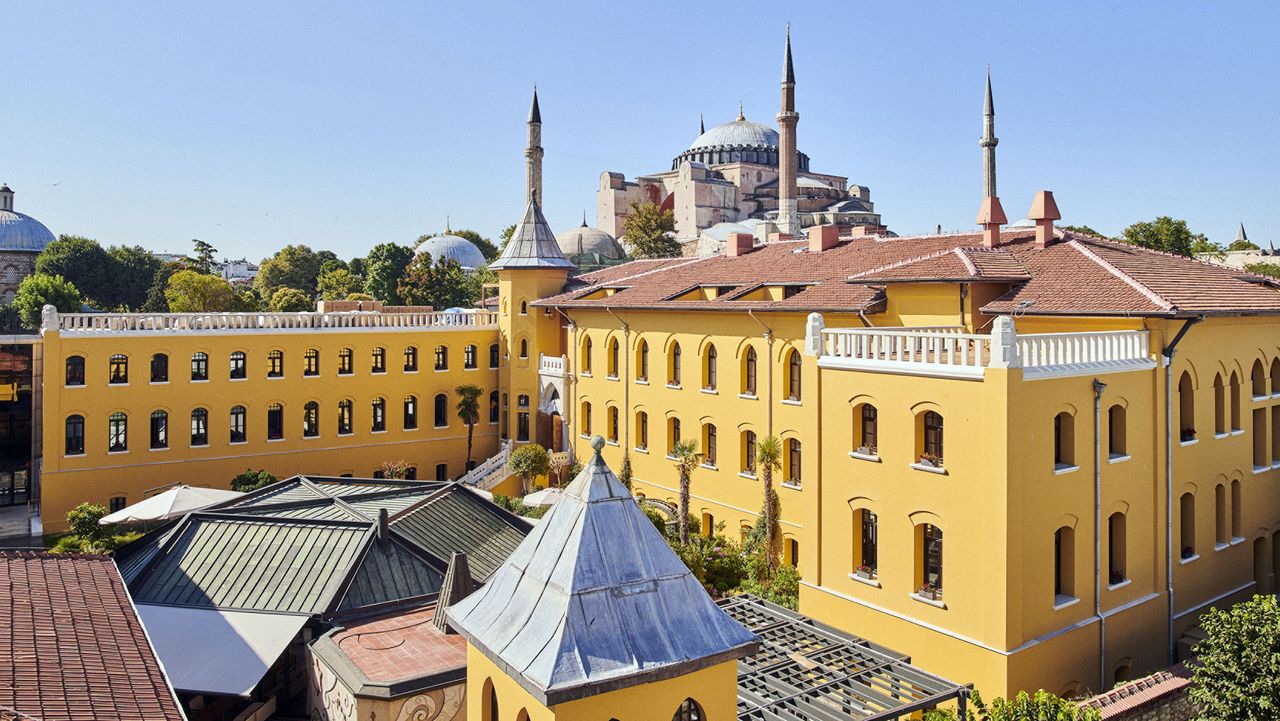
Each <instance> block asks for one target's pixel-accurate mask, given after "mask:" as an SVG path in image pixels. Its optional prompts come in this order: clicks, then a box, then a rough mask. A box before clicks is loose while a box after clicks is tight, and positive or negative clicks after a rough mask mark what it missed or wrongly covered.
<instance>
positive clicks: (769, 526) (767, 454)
mask: <svg viewBox="0 0 1280 721" xmlns="http://www.w3.org/2000/svg"><path fill="white" fill-rule="evenodd" d="M756 467H757V468H759V469H760V472H761V473H762V474H763V476H764V544H765V557H766V558H767V559H768V561H769V568H770V569H774V568H777V566H778V558H777V541H778V494H777V493H775V492H774V490H773V472H774V471H776V470H778V469H780V468H782V441H779V440H778V437H777V436H768V437H765V438H762V439H760V441H759V442H758V443H756Z"/></svg>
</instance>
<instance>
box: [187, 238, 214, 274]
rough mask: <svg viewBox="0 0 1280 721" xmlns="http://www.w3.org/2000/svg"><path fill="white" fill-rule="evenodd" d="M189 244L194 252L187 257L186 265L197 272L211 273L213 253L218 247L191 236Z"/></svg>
mask: <svg viewBox="0 0 1280 721" xmlns="http://www.w3.org/2000/svg"><path fill="white" fill-rule="evenodd" d="M191 245H192V246H193V251H194V252H192V254H191V257H190V258H188V259H187V267H188V268H190V269H191V270H194V271H195V272H197V273H203V274H205V275H211V274H212V273H213V254H214V253H217V252H218V249H217V248H215V247H213V246H212V245H209V244H208V243H206V242H204V241H203V240H200V239H199V238H192V239H191Z"/></svg>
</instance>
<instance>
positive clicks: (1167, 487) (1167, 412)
mask: <svg viewBox="0 0 1280 721" xmlns="http://www.w3.org/2000/svg"><path fill="white" fill-rule="evenodd" d="M1202 320H1204V316H1198V317H1195V318H1188V319H1187V320H1186V322H1184V323H1183V324H1182V328H1180V329H1178V334H1177V335H1175V336H1174V337H1173V341H1172V342H1171V343H1169V345H1168V346H1166V347H1165V349H1164V351H1163V355H1164V426H1165V427H1164V450H1165V456H1164V540H1165V563H1164V569H1165V570H1164V574H1165V593H1166V595H1167V596H1168V600H1169V609H1168V610H1169V665H1170V666H1172V665H1173V664H1174V663H1175V662H1176V661H1177V655H1178V653H1177V651H1178V649H1177V646H1176V645H1175V639H1174V637H1173V620H1174V619H1173V614H1174V607H1173V355H1174V353H1176V352H1177V349H1178V343H1180V342H1181V341H1182V336H1184V335H1186V334H1187V331H1189V330H1191V326H1193V325H1195V324H1196V323H1199V322H1200V321H1202ZM1179 430H1181V429H1179Z"/></svg>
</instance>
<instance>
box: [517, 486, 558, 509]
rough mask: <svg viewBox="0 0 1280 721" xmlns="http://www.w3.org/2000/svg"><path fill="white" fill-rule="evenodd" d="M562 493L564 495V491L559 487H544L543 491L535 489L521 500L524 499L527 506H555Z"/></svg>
mask: <svg viewBox="0 0 1280 721" xmlns="http://www.w3.org/2000/svg"><path fill="white" fill-rule="evenodd" d="M562 495H564V491H561V490H560V489H559V488H544V489H542V490H541V491H534V492H533V493H530V494H529V495H527V496H525V497H524V498H522V499H520V500H522V501H524V505H526V506H554V505H555V503H556V501H558V500H560V496H562Z"/></svg>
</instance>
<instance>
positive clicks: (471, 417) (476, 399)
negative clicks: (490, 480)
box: [454, 383, 484, 471]
mask: <svg viewBox="0 0 1280 721" xmlns="http://www.w3.org/2000/svg"><path fill="white" fill-rule="evenodd" d="M454 391H456V392H457V394H458V418H459V419H461V420H462V422H463V423H466V424H467V470H468V471H469V470H471V438H472V435H473V434H474V433H475V429H476V424H477V423H479V422H480V394H482V393H484V390H483V389H482V388H480V386H475V385H471V384H470V383H468V384H467V385H462V386H458V387H457V388H454Z"/></svg>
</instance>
